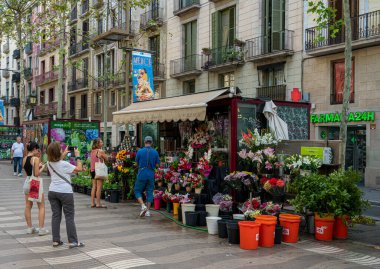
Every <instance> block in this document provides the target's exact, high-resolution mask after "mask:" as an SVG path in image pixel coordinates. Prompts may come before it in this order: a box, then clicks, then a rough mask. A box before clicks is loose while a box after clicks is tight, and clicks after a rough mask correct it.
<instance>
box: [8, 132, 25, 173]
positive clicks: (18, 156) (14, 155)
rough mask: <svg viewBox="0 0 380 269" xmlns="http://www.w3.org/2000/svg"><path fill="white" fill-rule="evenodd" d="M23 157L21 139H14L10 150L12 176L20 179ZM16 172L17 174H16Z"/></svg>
mask: <svg viewBox="0 0 380 269" xmlns="http://www.w3.org/2000/svg"><path fill="white" fill-rule="evenodd" d="M23 156H24V144H23V143H21V137H20V136H18V137H17V138H16V142H15V143H13V145H12V148H11V159H12V161H13V175H14V176H17V175H18V176H19V177H22V159H23ZM17 172H18V173H17Z"/></svg>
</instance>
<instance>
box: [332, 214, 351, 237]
mask: <svg viewBox="0 0 380 269" xmlns="http://www.w3.org/2000/svg"><path fill="white" fill-rule="evenodd" d="M349 219H350V217H349V216H342V217H336V218H335V222H334V238H336V239H347V236H348V221H349Z"/></svg>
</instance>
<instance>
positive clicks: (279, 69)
mask: <svg viewBox="0 0 380 269" xmlns="http://www.w3.org/2000/svg"><path fill="white" fill-rule="evenodd" d="M284 68H285V66H284V64H274V65H267V66H260V67H258V68H257V69H258V75H259V86H261V87H271V86H278V85H284V84H285V83H286V81H285V72H284Z"/></svg>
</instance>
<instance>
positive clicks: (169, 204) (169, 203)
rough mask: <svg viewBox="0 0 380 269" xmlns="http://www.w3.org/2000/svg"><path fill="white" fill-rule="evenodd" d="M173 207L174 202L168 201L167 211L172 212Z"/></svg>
mask: <svg viewBox="0 0 380 269" xmlns="http://www.w3.org/2000/svg"><path fill="white" fill-rule="evenodd" d="M172 209H173V203H172V202H171V201H167V203H166V211H167V212H168V213H170V212H172Z"/></svg>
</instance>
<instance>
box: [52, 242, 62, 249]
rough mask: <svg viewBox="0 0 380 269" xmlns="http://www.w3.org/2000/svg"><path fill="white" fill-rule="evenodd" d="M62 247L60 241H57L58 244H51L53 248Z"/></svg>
mask: <svg viewBox="0 0 380 269" xmlns="http://www.w3.org/2000/svg"><path fill="white" fill-rule="evenodd" d="M62 245H63V242H62V241H59V242H53V248H56V247H59V246H62Z"/></svg>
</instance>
